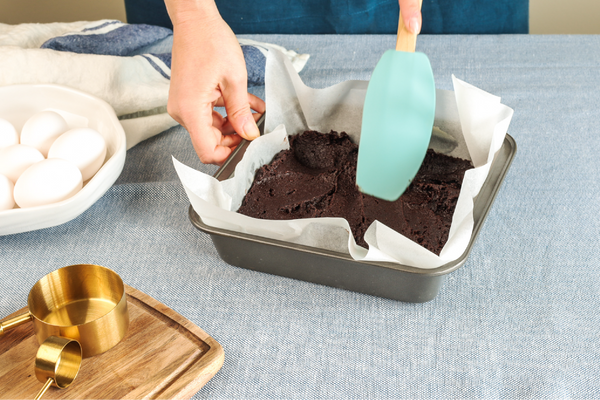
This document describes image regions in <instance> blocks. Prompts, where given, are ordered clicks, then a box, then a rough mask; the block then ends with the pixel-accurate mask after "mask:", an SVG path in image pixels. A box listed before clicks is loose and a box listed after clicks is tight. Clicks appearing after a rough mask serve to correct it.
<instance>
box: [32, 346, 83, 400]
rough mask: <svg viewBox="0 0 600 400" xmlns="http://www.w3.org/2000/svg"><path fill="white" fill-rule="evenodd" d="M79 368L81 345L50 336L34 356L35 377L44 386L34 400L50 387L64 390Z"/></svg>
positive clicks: (71, 381)
mask: <svg viewBox="0 0 600 400" xmlns="http://www.w3.org/2000/svg"><path fill="white" fill-rule="evenodd" d="M80 366H81V345H80V344H79V342H78V341H77V340H73V339H67V338H64V337H57V336H50V337H49V338H48V339H46V340H45V341H44V343H42V344H41V345H40V348H39V349H38V352H37V355H36V356H35V377H36V378H37V379H38V381H40V382H42V383H43V384H44V386H43V387H42V389H41V390H40V391H39V393H38V394H37V396H36V397H35V400H38V399H40V398H41V397H42V396H43V395H44V393H46V390H48V388H49V387H50V386H54V387H57V388H59V389H65V388H67V387H69V386H70V385H71V383H73V381H74V380H75V377H76V376H77V373H78V372H79V367H80Z"/></svg>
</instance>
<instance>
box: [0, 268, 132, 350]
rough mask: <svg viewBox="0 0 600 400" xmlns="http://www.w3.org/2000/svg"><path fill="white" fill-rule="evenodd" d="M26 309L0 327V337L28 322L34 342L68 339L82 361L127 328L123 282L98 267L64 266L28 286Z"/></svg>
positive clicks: (115, 340)
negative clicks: (78, 347)
mask: <svg viewBox="0 0 600 400" xmlns="http://www.w3.org/2000/svg"><path fill="white" fill-rule="evenodd" d="M27 305H28V307H29V311H28V312H26V313H25V314H21V315H18V316H16V317H14V318H11V319H9V320H7V321H4V322H2V323H1V324H0V336H2V335H3V334H4V332H6V331H7V330H9V329H11V328H13V327H16V326H18V325H21V324H24V323H26V322H28V321H33V330H34V332H35V335H36V337H37V340H38V342H39V343H40V344H42V343H43V342H44V340H46V339H47V338H48V337H49V336H63V337H66V338H69V339H74V340H77V341H78V342H79V343H80V344H81V348H82V352H83V357H84V358H85V357H91V356H94V355H96V354H100V353H104V352H105V351H107V350H109V349H111V348H112V347H113V346H115V345H116V344H117V343H119V342H120V341H121V339H123V337H124V336H125V333H126V332H127V328H128V327H129V313H128V311H127V295H126V294H125V286H124V284H123V281H122V280H121V277H120V276H119V275H118V274H117V273H116V272H114V271H112V270H110V269H108V268H105V267H102V266H100V265H92V264H78V265H70V266H68V267H63V268H60V269H57V270H56V271H53V272H51V273H49V274H48V275H46V276H44V277H43V278H42V279H40V280H39V281H38V282H37V283H36V284H35V285H33V287H32V288H31V291H30V292H29V297H28V299H27Z"/></svg>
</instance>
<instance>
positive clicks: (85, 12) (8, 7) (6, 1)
mask: <svg viewBox="0 0 600 400" xmlns="http://www.w3.org/2000/svg"><path fill="white" fill-rule="evenodd" d="M125 18H126V17H125V5H124V3H123V0H0V22H3V23H5V24H20V23H25V22H39V23H43V22H73V21H96V20H99V19H118V20H121V21H125Z"/></svg>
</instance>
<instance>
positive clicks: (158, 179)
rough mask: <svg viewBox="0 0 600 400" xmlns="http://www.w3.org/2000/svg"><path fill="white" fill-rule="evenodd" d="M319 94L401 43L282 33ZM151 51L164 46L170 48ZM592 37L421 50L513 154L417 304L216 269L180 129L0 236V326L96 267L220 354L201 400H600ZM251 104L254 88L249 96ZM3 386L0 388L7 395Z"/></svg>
mask: <svg viewBox="0 0 600 400" xmlns="http://www.w3.org/2000/svg"><path fill="white" fill-rule="evenodd" d="M246 38H250V39H255V40H259V41H264V42H269V43H275V44H279V45H282V46H284V47H286V48H288V49H291V50H295V51H297V52H298V53H309V54H310V55H311V58H310V60H309V62H308V63H307V65H306V67H305V69H304V70H303V71H302V72H301V74H300V75H301V77H302V78H303V80H304V82H305V83H307V84H308V85H310V86H312V87H326V86H329V85H333V84H335V83H338V82H341V81H344V80H348V79H363V80H366V79H369V77H370V74H371V72H372V70H373V68H374V67H375V64H376V63H377V61H378V60H379V58H380V56H381V54H382V53H383V52H384V51H385V50H387V49H390V48H393V47H394V43H395V37H394V36H302V35H298V36H279V35H252V36H246ZM161 45H162V46H167V47H168V46H169V45H170V43H168V42H165V43H162V44H161ZM599 48H600V36H534V35H505V36H495V35H491V36H461V35H454V36H427V35H422V36H420V37H419V41H418V50H420V51H423V52H425V53H426V54H427V55H428V56H429V58H430V60H431V65H432V67H433V71H434V75H435V80H436V85H437V87H438V88H442V89H449V90H451V89H452V84H451V75H452V74H454V75H456V77H458V78H460V79H462V80H464V81H466V82H469V83H471V84H473V85H475V86H477V87H479V88H481V89H483V90H486V91H488V92H490V93H493V94H495V95H498V96H501V97H502V102H503V103H504V104H506V105H508V106H509V107H511V108H513V109H514V110H515V114H514V117H513V120H512V122H511V126H510V131H509V133H510V135H511V136H513V137H514V138H515V140H516V142H517V145H518V152H517V157H516V159H515V160H514V162H513V164H512V167H511V169H510V171H509V173H508V176H507V177H506V179H505V181H504V183H503V186H502V188H501V190H500V192H499V194H498V196H497V198H496V200H495V203H494V205H493V207H492V209H491V212H490V214H489V215H488V217H487V220H486V222H485V225H484V227H483V229H482V231H481V232H480V234H479V237H478V239H477V241H476V243H475V246H474V248H473V250H472V252H471V254H470V256H469V259H468V261H467V262H466V264H465V265H464V266H463V267H461V268H460V269H459V270H457V271H455V272H453V273H451V274H450V275H448V276H447V278H446V280H445V282H444V284H443V286H442V289H441V291H440V293H439V295H438V296H437V297H436V298H435V299H434V300H432V301H430V302H428V303H423V304H410V303H401V302H397V301H392V300H387V299H382V298H377V297H373V296H368V295H363V294H358V293H354V292H349V291H345V290H340V289H333V288H329V287H325V286H320V285H316V284H311V283H306V282H301V281H296V280H292V279H288V278H282V277H277V276H272V275H267V274H263V273H258V272H253V271H249V270H245V269H241V268H237V267H233V266H230V265H228V264H226V263H224V262H223V261H222V260H221V259H220V258H219V256H218V254H217V252H216V250H215V248H214V246H213V244H212V242H211V240H210V238H209V237H208V236H207V235H206V234H204V233H202V232H200V231H198V230H196V229H195V228H194V227H193V226H192V225H191V223H190V222H189V220H188V216H187V212H188V205H189V204H188V200H187V197H186V195H185V193H184V190H183V188H182V187H181V184H180V182H179V179H178V177H177V175H176V173H175V170H174V168H173V164H172V161H171V160H172V158H171V156H175V157H176V158H177V159H178V160H180V161H181V162H183V163H184V164H186V165H189V166H191V167H193V168H195V169H198V170H202V171H206V172H209V173H211V172H214V171H215V170H216V167H214V166H205V165H202V164H201V163H200V162H199V160H198V159H197V157H196V154H195V153H194V151H193V148H192V145H191V142H190V139H189V137H188V135H187V133H186V132H185V130H183V128H181V127H179V126H177V127H174V128H171V129H170V130H168V131H166V132H164V133H162V134H160V135H158V136H156V137H153V138H151V139H148V140H147V141H145V142H142V143H140V144H139V145H137V146H136V147H134V148H132V149H130V150H129V151H128V152H127V160H126V164H125V168H124V170H123V173H122V175H121V177H120V178H119V180H118V181H117V182H116V183H115V185H114V186H113V187H112V188H111V189H110V190H109V191H108V192H107V193H106V194H105V195H104V197H102V198H101V199H100V200H99V201H98V202H97V203H96V204H95V205H94V206H92V207H91V208H90V209H89V210H87V211H86V212H84V213H83V214H82V215H80V216H79V217H78V218H76V219H75V220H73V221H71V222H68V223H66V224H64V225H61V226H58V227H54V228H48V229H43V230H39V231H34V232H27V233H22V234H16V235H10V236H3V237H0V280H1V282H2V285H1V287H2V294H1V295H0V315H2V316H4V315H8V314H10V313H12V312H14V311H16V310H17V309H19V308H21V307H23V306H24V305H25V303H26V298H27V294H28V292H29V289H30V288H31V286H32V285H33V284H34V283H35V282H36V281H37V280H38V279H39V278H41V277H42V276H43V275H45V274H46V273H48V272H50V271H52V270H54V269H57V268H60V267H62V266H66V265H71V264H78V263H94V264H100V265H104V266H106V267H109V268H112V269H114V270H115V271H116V272H118V273H119V274H120V275H121V276H122V277H123V280H124V281H125V282H126V283H127V284H129V285H130V286H133V287H135V288H136V289H139V290H141V291H143V292H145V293H147V294H148V295H150V296H152V297H154V298H156V299H157V300H158V301H160V302H162V303H164V304H166V305H167V306H169V307H171V308H173V309H174V310H175V311H177V312H178V313H180V314H182V315H183V316H184V317H186V318H188V319H190V320H191V321H192V322H193V323H195V324H196V325H198V326H199V327H201V328H202V329H204V330H205V331H206V332H207V333H208V334H209V335H211V336H213V337H214V338H215V339H216V340H217V341H218V342H220V343H221V344H222V346H223V348H224V350H225V363H224V365H223V368H222V369H221V370H220V371H219V372H218V373H217V375H216V376H215V377H214V378H213V379H212V380H211V381H209V382H208V384H207V385H206V386H205V387H204V388H202V389H201V390H200V391H199V392H198V393H197V394H196V396H195V398H198V399H200V398H223V399H231V398H301V399H316V398H357V399H364V398H381V399H391V398H394V399H395V398H426V399H429V398H443V399H446V398H461V399H462V398H520V399H521V398H599V397H600V378H599V376H600V312H599V311H598V310H600V262H599V261H598V259H599V258H600V257H599V253H600V251H599V247H600V246H599V241H600V239H599V238H600V216H599V211H600V207H599V203H600V200H599V197H600V184H599V183H598V176H599V175H600V161H599V159H598V154H600V139H599V136H600V128H598V121H600V107H599V106H598V104H600V93H599V91H598V89H599V88H600V51H599V50H598V49H599ZM251 90H252V92H253V93H255V94H257V95H259V96H262V95H263V94H264V88H263V87H255V88H252V89H251ZM0 390H1V388H0Z"/></svg>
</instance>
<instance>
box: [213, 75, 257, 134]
mask: <svg viewBox="0 0 600 400" xmlns="http://www.w3.org/2000/svg"><path fill="white" fill-rule="evenodd" d="M221 93H222V95H223V102H224V104H225V110H226V111H227V120H228V122H229V123H230V124H231V126H233V129H234V130H235V132H237V134H238V135H240V136H242V137H243V138H244V139H247V140H253V139H256V138H257V137H259V136H260V132H259V131H258V126H256V122H255V120H254V117H253V116H252V111H251V110H250V104H251V103H252V104H254V106H256V107H260V104H258V102H257V101H256V100H255V99H252V100H251V97H254V96H251V95H249V94H248V93H247V86H246V76H244V77H243V80H240V79H237V78H234V79H228V80H226V81H225V82H224V83H223V84H222V85H221ZM263 109H264V108H263Z"/></svg>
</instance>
